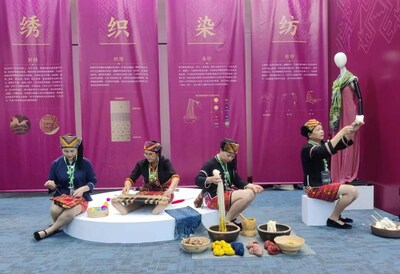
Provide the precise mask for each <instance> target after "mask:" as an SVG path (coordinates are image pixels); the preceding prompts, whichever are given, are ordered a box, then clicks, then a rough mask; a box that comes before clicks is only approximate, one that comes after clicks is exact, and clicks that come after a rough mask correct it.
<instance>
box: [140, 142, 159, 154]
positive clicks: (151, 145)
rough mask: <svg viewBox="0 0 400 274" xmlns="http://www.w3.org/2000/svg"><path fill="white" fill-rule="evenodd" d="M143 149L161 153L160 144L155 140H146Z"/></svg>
mask: <svg viewBox="0 0 400 274" xmlns="http://www.w3.org/2000/svg"><path fill="white" fill-rule="evenodd" d="M144 149H145V150H149V151H153V152H157V153H161V144H160V143H159V142H157V141H146V142H145V143H144Z"/></svg>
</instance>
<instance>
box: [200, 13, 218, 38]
mask: <svg viewBox="0 0 400 274" xmlns="http://www.w3.org/2000/svg"><path fill="white" fill-rule="evenodd" d="M197 23H198V24H197V29H196V31H197V34H196V36H199V35H203V37H204V38H206V37H207V35H210V36H213V35H215V33H214V32H212V30H214V22H213V21H212V20H211V19H210V18H208V16H207V15H206V16H205V17H204V19H203V18H202V17H199V19H197Z"/></svg>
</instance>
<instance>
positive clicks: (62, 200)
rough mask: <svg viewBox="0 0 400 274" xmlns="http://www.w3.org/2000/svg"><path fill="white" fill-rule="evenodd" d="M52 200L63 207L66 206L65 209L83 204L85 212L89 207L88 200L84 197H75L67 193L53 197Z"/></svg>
mask: <svg viewBox="0 0 400 274" xmlns="http://www.w3.org/2000/svg"><path fill="white" fill-rule="evenodd" d="M51 200H52V201H53V202H54V203H55V204H56V205H58V206H60V207H62V208H65V209H69V208H73V207H75V206H77V205H81V206H82V213H83V212H85V211H86V210H87V208H88V202H87V201H86V200H85V199H84V198H83V197H80V198H74V197H71V196H68V195H66V194H63V195H61V196H58V197H53V198H51Z"/></svg>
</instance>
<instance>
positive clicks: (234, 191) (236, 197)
mask: <svg viewBox="0 0 400 274" xmlns="http://www.w3.org/2000/svg"><path fill="white" fill-rule="evenodd" d="M238 149H239V144H238V143H236V142H235V141H234V140H232V139H224V140H222V141H221V145H220V150H219V153H218V154H217V155H215V157H213V158H211V159H209V160H208V161H207V162H206V163H205V164H204V165H203V167H202V168H201V170H200V172H199V174H198V175H197V177H196V179H195V180H196V185H197V186H199V187H200V188H201V189H202V192H201V193H200V195H199V197H197V199H196V200H195V206H196V207H200V206H201V205H202V203H203V199H204V201H205V204H206V205H207V207H208V208H211V209H218V196H217V188H218V183H220V182H221V181H222V182H223V184H224V203H225V210H226V211H227V213H226V217H225V219H226V220H227V221H228V222H233V223H235V224H236V225H238V226H239V227H241V224H240V223H238V222H237V221H236V218H237V217H238V216H239V214H240V213H242V211H243V210H245V209H246V208H247V207H248V206H249V205H250V203H251V202H252V201H253V200H254V198H255V197H256V194H257V193H260V192H262V191H263V190H264V189H263V187H262V186H259V185H255V184H250V183H248V182H245V181H243V180H242V179H241V178H240V176H239V174H238V172H237V164H236V163H237V161H236V156H237V153H238ZM214 169H216V170H219V172H220V174H221V176H215V175H214V174H213V170H214Z"/></svg>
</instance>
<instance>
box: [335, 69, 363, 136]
mask: <svg viewBox="0 0 400 274" xmlns="http://www.w3.org/2000/svg"><path fill="white" fill-rule="evenodd" d="M354 79H357V77H356V76H354V75H353V74H352V73H351V72H350V71H346V73H345V75H344V76H343V77H340V76H339V77H338V78H337V79H336V80H335V81H334V82H333V86H332V103H331V109H330V111H329V126H330V128H331V129H332V130H333V131H334V132H336V131H337V130H338V129H339V120H340V115H341V113H342V90H343V89H344V88H345V87H346V86H348V85H350V83H351V82H353V81H354Z"/></svg>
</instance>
